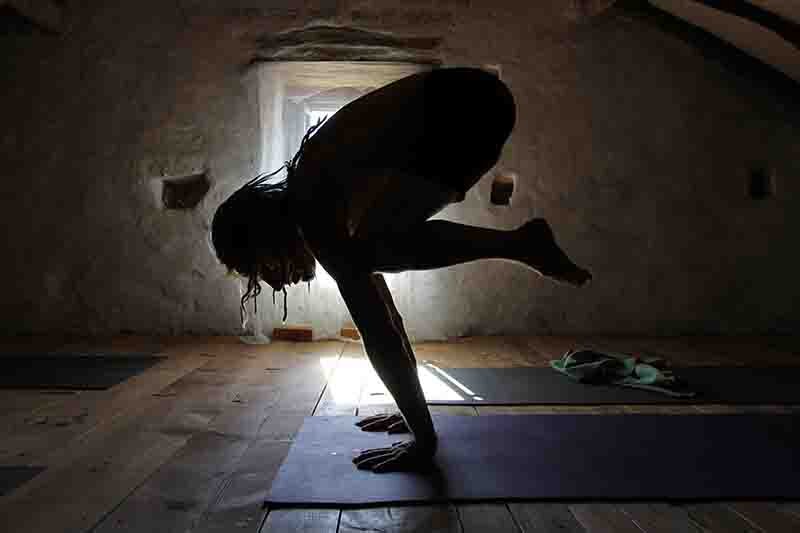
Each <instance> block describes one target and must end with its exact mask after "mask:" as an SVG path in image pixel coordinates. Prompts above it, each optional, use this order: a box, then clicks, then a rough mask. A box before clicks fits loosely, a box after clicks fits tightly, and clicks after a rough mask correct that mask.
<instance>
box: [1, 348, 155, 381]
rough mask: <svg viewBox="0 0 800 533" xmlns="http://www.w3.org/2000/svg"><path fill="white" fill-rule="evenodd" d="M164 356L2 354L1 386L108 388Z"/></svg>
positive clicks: (142, 370)
mask: <svg viewBox="0 0 800 533" xmlns="http://www.w3.org/2000/svg"><path fill="white" fill-rule="evenodd" d="M164 359H166V358H165V357H159V356H152V355H139V354H125V355H118V354H115V355H108V356H95V355H71V354H64V355H20V356H16V355H14V356H2V357H0V388H2V389H82V390H102V389H108V388H111V387H113V386H114V385H116V384H118V383H121V382H123V381H125V380H126V379H128V378H131V377H133V376H135V375H136V374H139V373H141V372H144V371H145V370H147V369H148V368H150V367H152V366H153V365H155V364H156V363H159V362H160V361H162V360H164Z"/></svg>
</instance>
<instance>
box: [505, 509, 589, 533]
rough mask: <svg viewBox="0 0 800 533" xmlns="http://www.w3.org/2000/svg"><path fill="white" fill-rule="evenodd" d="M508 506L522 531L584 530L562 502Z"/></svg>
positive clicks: (573, 531) (576, 532)
mask: <svg viewBox="0 0 800 533" xmlns="http://www.w3.org/2000/svg"><path fill="white" fill-rule="evenodd" d="M508 508H509V510H510V511H511V515H512V516H513V517H514V521H515V523H516V524H517V525H518V526H519V528H520V530H521V531H522V532H523V533H547V532H550V531H559V532H562V533H581V532H583V531H586V530H585V529H584V528H583V526H582V525H581V524H580V523H579V522H578V521H577V520H576V519H575V516H574V515H573V514H572V511H571V510H570V509H569V506H568V505H566V504H564V503H550V502H524V503H518V502H514V503H510V504H508Z"/></svg>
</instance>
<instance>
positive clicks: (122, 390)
mask: <svg viewBox="0 0 800 533" xmlns="http://www.w3.org/2000/svg"><path fill="white" fill-rule="evenodd" d="M205 362H207V358H204V357H198V356H183V357H174V358H169V359H168V360H167V361H164V362H163V363H161V364H159V365H157V366H156V367H153V368H151V369H149V370H147V371H146V372H144V373H142V374H139V375H137V376H134V377H132V378H130V379H128V380H126V381H124V382H123V383H121V384H119V385H117V386H116V387H113V388H112V389H110V390H107V391H80V392H77V393H75V394H72V395H69V396H64V397H63V399H62V400H60V401H58V402H54V403H52V404H48V405H46V406H44V407H42V408H40V409H37V410H36V412H35V413H34V416H33V417H28V418H26V419H25V420H17V421H16V423H15V424H14V425H13V426H12V427H10V428H9V431H8V433H5V434H4V436H3V437H2V439H1V440H0V450H2V452H0V453H2V455H0V460H3V459H4V458H8V457H23V456H24V457H25V458H26V460H27V461H29V462H32V463H40V464H52V463H53V462H54V461H57V459H58V457H59V456H60V455H64V454H66V455H67V456H68V455H69V449H70V448H71V447H74V446H75V445H79V446H80V447H83V446H85V444H84V443H83V441H84V440H85V437H88V436H91V435H97V434H100V433H102V431H103V427H104V426H105V425H107V423H108V422H109V421H112V420H116V419H118V418H120V417H126V416H129V415H130V414H131V413H132V412H135V411H136V410H137V409H146V408H147V407H148V406H149V405H151V404H154V403H157V399H153V398H152V395H153V394H155V393H157V392H159V391H160V390H162V389H164V388H165V387H167V386H169V385H170V384H172V383H174V382H175V381H176V380H180V379H182V378H183V377H185V376H186V375H187V374H189V373H191V372H193V371H195V370H196V369H197V368H199V367H200V366H201V365H203V364H204V363H205Z"/></svg>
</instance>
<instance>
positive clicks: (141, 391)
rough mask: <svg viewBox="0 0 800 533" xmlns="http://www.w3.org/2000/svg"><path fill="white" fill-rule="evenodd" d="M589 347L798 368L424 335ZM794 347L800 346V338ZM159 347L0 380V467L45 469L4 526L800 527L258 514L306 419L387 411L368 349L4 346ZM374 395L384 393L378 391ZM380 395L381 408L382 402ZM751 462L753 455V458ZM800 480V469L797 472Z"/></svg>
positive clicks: (585, 518)
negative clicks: (110, 382) (86, 384)
mask: <svg viewBox="0 0 800 533" xmlns="http://www.w3.org/2000/svg"><path fill="white" fill-rule="evenodd" d="M580 346H594V347H597V348H601V349H608V350H616V351H647V352H649V353H656V354H660V355H663V356H666V357H667V358H669V359H671V360H672V361H673V362H674V363H676V364H679V365H699V364H705V365H707V364H715V365H733V364H749V365H786V364H798V365H800V344H797V341H796V340H794V339H786V338H696V337H695V338H672V339H647V338H565V337H558V338H557V337H513V338H512V337H483V338H468V339H458V340H454V341H451V342H448V343H426V344H419V345H417V346H416V351H417V357H418V359H419V360H427V361H431V362H434V363H436V364H438V365H440V366H442V367H464V366H476V367H477V366H494V367H507V366H537V365H545V364H547V361H548V360H550V359H552V358H555V357H558V356H560V355H561V354H562V353H563V352H564V351H565V350H567V349H569V348H574V347H580ZM796 346H797V349H795V347H796ZM37 350H38V351H48V352H53V351H56V352H63V353H65V354H67V353H70V352H84V353H85V352H98V353H103V352H105V353H108V352H111V353H124V352H135V351H138V350H141V351H148V350H156V351H157V352H158V353H161V354H163V355H165V356H167V359H166V361H165V362H163V363H162V364H160V365H157V366H156V367H154V368H152V369H150V370H148V371H146V372H145V373H143V374H141V375H138V376H136V377H134V378H131V379H129V380H127V381H125V382H123V383H121V384H119V385H117V386H115V387H113V388H112V389H110V390H107V391H81V392H63V391H44V392H42V391H10V390H0V400H2V401H0V423H1V424H2V426H3V431H2V437H1V438H0V466H9V465H45V466H47V469H46V470H45V471H44V472H43V473H41V474H39V475H38V476H36V477H35V478H33V479H32V480H31V481H29V482H28V483H26V484H25V485H23V486H21V487H19V488H17V489H16V490H14V491H13V492H10V493H9V494H7V495H5V496H0V531H3V532H6V533H12V532H13V533H16V532H19V533H39V532H41V533H60V532H65V533H66V532H76V533H77V532H84V531H86V532H88V531H92V532H100V533H106V532H112V531H113V532H147V533H150V532H154V533H171V532H181V533H185V532H193V533H210V532H232V531H235V532H239V531H241V532H248V531H249V532H256V531H261V532H288V531H304V532H328V531H330V532H335V531H339V532H341V533H345V532H347V533H355V532H368V531H375V532H378V531H380V532H399V531H416V532H445V531H446V532H451V531H452V532H465V533H471V532H519V531H525V532H533V531H536V532H539V531H542V532H547V531H563V532H577V531H589V532H617V531H619V532H641V531H645V532H675V531H693V532H695V531H737V532H745V531H768V532H773V531H774V532H784V531H785V532H790V531H792V532H798V531H800V504H799V503H797V502H712V503H699V504H698V503H690V504H685V505H675V504H668V503H664V502H648V503H641V502H637V503H624V502H613V503H581V502H564V503H552V502H550V503H541V502H530V503H509V504H502V503H500V504H474V505H460V504H459V505H435V506H409V507H386V508H369V509H357V510H352V509H348V510H335V509H292V510H281V509H275V510H269V509H262V506H261V504H262V501H263V500H264V498H265V494H266V492H267V490H268V488H269V485H270V481H271V479H272V477H273V476H274V474H275V472H276V470H277V468H278V467H279V465H280V463H281V461H282V460H283V458H284V457H285V455H286V453H287V451H288V449H289V446H290V444H291V441H292V437H293V435H294V434H295V432H296V431H297V430H298V428H299V427H300V425H301V423H302V421H303V418H304V417H306V416H309V415H331V414H347V415H353V414H358V415H367V414H373V413H376V412H382V411H384V410H391V406H390V405H383V404H381V403H380V402H381V401H382V397H381V396H379V395H377V394H376V393H375V392H374V389H372V388H371V387H368V386H366V383H367V382H368V381H369V380H370V379H373V378H372V376H371V372H370V371H369V367H368V366H367V365H366V361H365V359H364V356H363V354H362V349H361V346H360V345H359V344H355V343H344V342H317V343H289V342H275V343H272V344H270V345H267V346H252V345H246V344H243V343H240V342H239V341H238V340H237V339H234V338H194V339H144V338H133V337H125V338H115V339H110V340H109V339H106V340H101V339H97V340H94V341H91V342H73V341H65V340H54V339H40V338H36V339H23V340H13V341H8V342H6V343H4V344H3V345H2V347H0V356H2V354H8V353H20V352H34V351H37ZM370 391H373V392H370ZM376 402H378V403H376ZM434 411H436V412H442V413H455V414H466V415H474V416H479V415H482V414H486V413H496V412H502V413H532V412H533V413H553V414H558V413H564V412H569V413H572V412H585V413H639V412H655V413H663V414H664V415H665V416H668V415H670V414H674V413H716V412H732V411H769V412H798V411H800V406H769V405H765V406H749V407H746V408H732V407H729V406H714V405H711V406H698V407H691V406H678V407H675V406H669V407H664V406H662V407H655V406H635V407H634V406H624V405H623V406H608V407H573V406H561V407H542V406H526V407H513V408H510V407H498V408H490V407H486V408H484V407H479V408H477V409H476V408H471V407H436V408H434ZM743 460H747V458H743ZM798 479H799V480H800V477H799V478H798Z"/></svg>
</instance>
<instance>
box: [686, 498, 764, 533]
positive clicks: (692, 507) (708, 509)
mask: <svg viewBox="0 0 800 533" xmlns="http://www.w3.org/2000/svg"><path fill="white" fill-rule="evenodd" d="M683 508H684V510H685V511H686V512H687V514H688V515H689V519H690V520H691V521H692V522H694V523H695V524H697V525H698V526H699V527H701V528H702V530H703V531H708V532H709V533H753V532H755V531H758V530H757V529H755V528H754V527H753V526H751V525H750V523H749V522H747V521H746V520H745V519H744V518H742V517H741V516H740V515H738V514H737V513H735V512H733V510H731V509H730V508H729V507H728V506H726V505H724V504H722V503H717V502H714V503H693V504H685V505H683Z"/></svg>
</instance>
